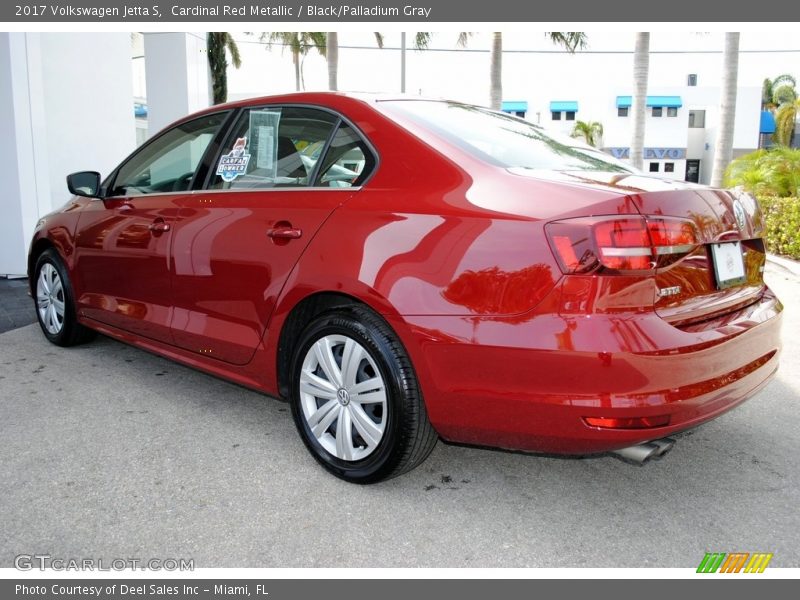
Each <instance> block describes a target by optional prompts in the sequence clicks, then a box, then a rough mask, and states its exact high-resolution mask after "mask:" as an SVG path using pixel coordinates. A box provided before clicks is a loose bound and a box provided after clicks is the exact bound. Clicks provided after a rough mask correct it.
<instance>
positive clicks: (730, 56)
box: [711, 33, 739, 187]
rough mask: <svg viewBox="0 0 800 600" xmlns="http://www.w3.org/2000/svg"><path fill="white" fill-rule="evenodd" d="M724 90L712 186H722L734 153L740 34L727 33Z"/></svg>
mask: <svg viewBox="0 0 800 600" xmlns="http://www.w3.org/2000/svg"><path fill="white" fill-rule="evenodd" d="M722 64H723V66H722V90H721V91H720V105H719V126H718V127H717V141H716V144H714V168H713V169H712V170H711V186H712V187H722V184H723V181H724V178H725V169H727V168H728V164H729V163H730V162H731V156H732V154H733V127H734V122H735V117H736V83H737V79H738V75H739V34H738V33H726V34H725V51H724V53H723V58H722Z"/></svg>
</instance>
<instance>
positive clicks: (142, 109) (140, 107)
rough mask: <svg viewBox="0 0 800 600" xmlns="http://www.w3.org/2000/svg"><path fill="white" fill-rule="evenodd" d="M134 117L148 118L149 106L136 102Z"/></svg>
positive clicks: (134, 104)
mask: <svg viewBox="0 0 800 600" xmlns="http://www.w3.org/2000/svg"><path fill="white" fill-rule="evenodd" d="M133 115H134V116H135V117H146V116H147V104H142V103H141V102H134V103H133Z"/></svg>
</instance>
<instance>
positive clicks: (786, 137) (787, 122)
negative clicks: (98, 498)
mask: <svg viewBox="0 0 800 600" xmlns="http://www.w3.org/2000/svg"><path fill="white" fill-rule="evenodd" d="M798 114H800V99H797V98H795V99H794V100H793V101H792V102H784V103H783V104H781V106H780V108H778V113H777V114H776V115H775V133H774V134H773V139H774V140H775V141H776V142H777V143H778V144H780V145H781V146H786V147H787V148H791V146H792V139H793V138H794V130H795V126H796V124H797V115H798Z"/></svg>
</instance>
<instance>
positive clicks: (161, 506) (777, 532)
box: [0, 264, 800, 567]
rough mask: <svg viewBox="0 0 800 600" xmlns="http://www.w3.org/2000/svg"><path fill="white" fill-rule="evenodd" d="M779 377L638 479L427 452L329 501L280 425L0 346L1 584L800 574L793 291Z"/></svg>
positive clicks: (206, 389)
mask: <svg viewBox="0 0 800 600" xmlns="http://www.w3.org/2000/svg"><path fill="white" fill-rule="evenodd" d="M767 278H768V281H769V282H770V284H771V285H772V286H773V287H774V288H775V290H776V291H777V292H778V294H779V295H780V297H781V298H782V300H783V301H784V303H785V304H786V305H787V309H786V312H785V322H784V323H785V324H784V339H785V351H784V354H783V363H782V368H781V370H780V373H779V375H778V377H777V378H776V379H775V380H774V381H773V382H772V383H771V384H770V385H769V386H768V387H767V388H766V389H765V390H764V391H763V392H762V393H761V394H759V395H758V396H757V397H756V398H754V399H752V400H751V401H749V402H748V403H746V404H745V405H743V406H742V407H740V408H739V409H737V410H735V411H733V412H731V413H728V414H727V415H724V416H723V417H721V418H719V419H717V420H716V421H714V422H712V423H709V424H707V425H705V426H703V427H700V428H698V429H696V430H694V431H692V432H689V433H687V434H684V435H682V436H680V437H679V439H678V443H677V444H676V446H675V448H674V449H673V450H672V452H671V453H670V454H668V455H667V456H666V457H664V458H663V459H662V460H659V461H656V462H651V463H649V464H647V465H644V466H642V467H637V466H632V465H629V464H626V463H623V462H621V461H619V460H617V459H615V458H612V457H600V458H589V459H558V458H543V457H537V456H532V455H524V454H515V453H509V452H500V451H492V450H483V449H475V448H465V447H460V446H453V445H447V444H443V443H440V444H439V445H438V446H437V448H436V449H435V450H434V452H433V454H432V455H431V457H430V458H429V459H428V461H427V462H425V463H424V464H423V465H422V466H421V467H420V468H418V469H417V470H415V471H413V472H411V473H409V474H407V475H405V476H402V477H399V478H397V479H394V480H391V481H388V482H385V483H382V484H379V485H374V486H367V487H361V486H354V485H349V484H346V483H343V482H341V481H339V480H337V479H335V478H333V477H331V476H329V475H327V474H325V473H324V472H323V471H322V469H321V468H319V467H318V466H317V465H316V463H315V462H314V461H313V459H312V458H311V457H310V456H309V455H308V454H307V452H306V450H305V449H304V447H303V445H302V443H301V441H300V439H299V438H298V436H297V434H296V433H295V430H294V426H293V424H292V421H291V416H290V414H289V412H288V409H287V406H286V405H285V404H283V403H280V402H278V401H276V400H273V399H270V398H268V397H265V396H262V395H259V394H257V393H254V392H250V391H247V390H244V389H242V388H240V387H237V386H235V385H232V384H229V383H226V382H224V381H221V380H218V379H214V378H212V377H209V376H207V375H204V374H201V373H198V372H196V371H193V370H191V369H188V368H184V367H181V366H179V365H176V364H174V363H172V362H169V361H167V360H165V359H161V358H158V357H155V356H152V355H150V354H147V353H144V352H142V351H139V350H136V349H133V348H131V347H128V346H125V345H123V344H120V343H118V342H115V341H112V340H110V339H108V338H104V337H101V338H99V339H98V340H97V341H95V342H93V343H91V344H88V345H86V346H82V347H78V348H73V349H61V348H57V347H55V346H52V345H50V344H48V343H47V342H46V341H45V339H44V338H43V336H42V335H41V333H40V331H39V329H38V325H33V326H29V327H24V328H22V329H18V330H15V331H11V332H9V333H5V334H3V335H0V428H2V444H0V489H2V490H3V492H2V494H0V523H2V527H0V566H3V567H7V566H12V562H13V558H14V556H15V555H17V554H23V553H25V554H34V553H47V554H50V555H52V556H57V557H63V558H70V557H73V558H74V557H92V558H103V559H105V560H111V559H113V558H126V557H136V558H142V559H148V558H164V557H182V558H193V559H195V564H196V566H197V567H256V566H269V567H274V566H281V567H322V566H326V567H400V566H426V567H520V566H530V567H556V566H580V567H588V566H593V567H611V566H616V567H646V566H647V567H652V566H659V567H696V566H697V564H698V563H699V562H700V560H701V559H702V557H703V554H704V553H705V552H706V551H717V552H734V551H741V552H757V551H761V552H773V553H774V554H775V557H774V559H773V561H772V563H771V566H773V567H779V566H780V567H789V566H792V567H798V566H800V537H799V536H798V535H797V532H798V531H800V513H799V512H798V510H797V507H798V506H799V505H800V469H798V468H797V448H798V447H800V432H799V431H798V426H797V419H798V412H799V411H798V408H799V406H798V396H800V375H799V373H800V342H798V340H797V332H799V331H800V279H798V278H797V277H796V276H794V275H793V274H791V273H790V272H789V271H784V270H782V269H781V268H780V267H779V266H777V265H773V264H770V265H769V266H768V269H767Z"/></svg>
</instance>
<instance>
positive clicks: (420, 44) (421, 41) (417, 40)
mask: <svg viewBox="0 0 800 600" xmlns="http://www.w3.org/2000/svg"><path fill="white" fill-rule="evenodd" d="M430 43H431V32H430V31H418V32H417V33H416V35H414V48H415V49H417V50H426V49H427V48H428V46H429V45H430Z"/></svg>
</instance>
